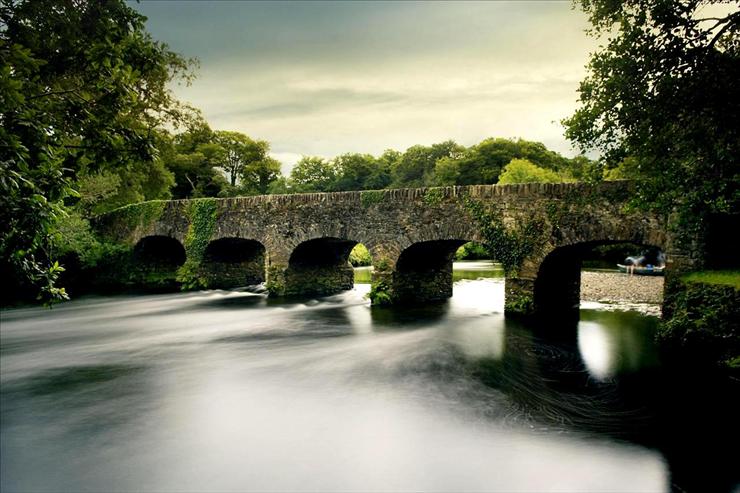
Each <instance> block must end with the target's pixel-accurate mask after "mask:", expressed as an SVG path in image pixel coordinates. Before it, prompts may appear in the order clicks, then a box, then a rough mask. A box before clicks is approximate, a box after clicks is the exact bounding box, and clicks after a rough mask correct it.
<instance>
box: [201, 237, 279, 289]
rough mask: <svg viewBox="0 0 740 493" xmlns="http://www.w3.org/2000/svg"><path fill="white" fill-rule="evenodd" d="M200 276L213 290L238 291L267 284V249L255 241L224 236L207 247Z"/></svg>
mask: <svg viewBox="0 0 740 493" xmlns="http://www.w3.org/2000/svg"><path fill="white" fill-rule="evenodd" d="M199 268H200V275H201V277H202V278H203V279H205V281H206V285H207V286H208V287H211V288H222V289H228V288H234V287H239V286H249V285H253V284H260V283H262V282H264V281H265V246H264V245H263V244H262V243H261V242H259V241H257V240H252V239H245V238H239V237H222V238H218V239H215V240H212V241H211V242H210V243H208V246H206V249H205V252H204V253H203V260H202V261H201V263H200V267H199Z"/></svg>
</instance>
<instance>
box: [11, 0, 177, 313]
mask: <svg viewBox="0 0 740 493" xmlns="http://www.w3.org/2000/svg"><path fill="white" fill-rule="evenodd" d="M144 21H145V18H144V17H143V16H142V15H140V14H139V13H137V12H136V11H135V10H133V9H132V8H130V7H128V6H127V5H126V4H125V3H124V2H122V1H118V0H105V1H95V2H93V1H71V0H41V1H39V0H17V1H12V0H10V1H5V2H3V4H2V7H0V26H1V29H0V57H1V58H2V65H0V111H1V113H0V119H1V120H2V126H0V143H2V145H1V146H0V176H1V177H2V178H0V219H1V220H2V224H3V232H2V237H1V238H0V257H1V258H2V271H3V274H5V275H8V276H10V277H11V278H25V279H27V280H28V281H29V282H32V283H34V284H36V285H37V286H38V287H39V288H40V289H41V291H42V293H43V294H44V295H45V296H47V297H51V298H54V297H64V296H65V293H64V291H63V290H60V289H59V288H57V287H56V286H55V285H54V280H55V278H56V276H57V274H58V271H59V269H58V268H57V267H55V264H54V262H53V253H52V252H51V251H50V248H51V247H50V234H49V232H50V227H51V226H52V225H53V224H54V222H55V221H56V219H57V218H58V217H60V216H62V215H64V213H65V210H64V202H65V200H68V199H70V198H72V197H73V196H75V195H76V191H75V187H76V185H77V183H76V179H77V177H78V175H81V174H87V175H88V176H93V175H94V174H95V173H99V172H100V173H109V172H111V170H125V172H123V173H122V174H121V175H120V176H119V177H118V179H119V180H120V185H121V186H128V185H132V184H133V185H139V184H140V183H139V181H137V180H138V178H134V177H133V175H135V174H137V172H136V171H134V169H133V168H135V167H136V165H137V163H150V164H151V163H154V157H155V153H154V149H155V144H156V138H157V136H156V131H155V129H157V128H159V127H162V126H163V125H166V124H176V123H178V122H179V121H182V120H183V119H185V118H186V116H187V113H188V108H187V107H185V106H183V105H181V104H180V103H178V101H177V100H176V99H175V98H174V96H173V94H172V92H171V90H170V88H169V85H168V84H169V83H170V82H172V81H174V80H184V81H188V80H189V77H190V76H191V73H190V71H189V66H190V61H188V60H186V59H184V58H182V57H181V56H180V55H178V54H176V53H174V52H172V51H171V50H170V49H169V48H168V47H167V45H165V44H163V43H160V42H157V41H154V40H153V39H152V38H151V36H150V35H149V34H148V33H147V32H146V31H145V29H144ZM162 179H164V180H167V178H166V177H165V176H164V175H162ZM107 180H108V184H109V185H110V184H112V183H114V182H115V181H116V180H115V179H112V178H108V179H107ZM142 196H145V194H142ZM137 198H138V197H137Z"/></svg>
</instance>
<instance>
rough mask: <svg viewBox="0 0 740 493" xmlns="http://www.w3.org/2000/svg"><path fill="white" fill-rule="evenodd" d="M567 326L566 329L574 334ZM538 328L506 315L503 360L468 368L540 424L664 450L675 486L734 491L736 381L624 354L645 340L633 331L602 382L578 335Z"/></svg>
mask: <svg viewBox="0 0 740 493" xmlns="http://www.w3.org/2000/svg"><path fill="white" fill-rule="evenodd" d="M533 329H534V330H533ZM567 329H569V330H564V331H562V332H561V333H573V334H575V333H576V331H575V330H574V328H567ZM623 332H629V331H623ZM537 333H538V331H537V328H536V327H527V326H525V325H524V324H522V323H520V322H516V321H512V320H509V319H507V320H506V342H505V348H506V349H505V351H504V353H503V357H502V358H500V359H496V358H482V359H478V360H469V361H468V365H469V367H470V372H471V373H472V374H473V375H474V376H475V377H476V378H478V379H479V380H480V381H482V382H484V383H485V384H486V385H488V386H490V387H493V388H496V389H499V390H501V391H503V392H504V393H505V394H506V395H507V396H508V397H509V398H510V399H511V400H512V401H513V402H514V403H515V405H516V406H518V408H519V410H520V411H521V412H522V413H523V414H524V415H525V416H527V417H529V418H530V419H532V420H533V422H534V423H535V424H537V423H539V424H540V425H541V426H545V427H548V428H551V427H552V426H556V427H562V428H563V429H564V430H573V431H581V432H586V433H593V434H595V435H597V436H599V435H606V436H608V437H610V438H613V439H617V440H625V441H629V442H633V443H636V444H639V445H642V446H645V447H649V448H655V449H657V450H659V451H660V452H661V453H662V454H663V455H664V457H665V459H666V461H667V463H668V467H669V469H670V475H671V484H672V489H673V490H674V491H728V492H729V491H733V488H734V487H735V486H736V485H737V483H738V481H739V480H740V474H739V473H738V470H737V467H736V464H735V463H734V462H732V461H733V458H734V454H733V453H732V452H727V451H726V446H727V445H729V446H730V447H732V446H733V444H736V443H737V438H738V431H739V430H738V423H737V419H736V416H735V412H736V410H737V409H738V398H737V396H738V395H740V392H739V391H740V385H738V383H737V382H735V381H732V380H729V379H727V378H726V377H724V376H719V375H709V374H707V373H706V372H700V371H696V370H693V369H675V368H671V369H668V368H665V367H659V366H657V365H655V364H650V362H647V363H648V364H647V365H645V366H643V364H644V363H645V362H644V361H643V362H640V363H637V362H635V361H634V359H633V360H630V359H629V358H627V359H624V356H626V355H628V354H629V353H630V352H631V351H639V349H638V348H639V346H640V345H641V344H642V343H643V342H641V341H639V340H635V337H634V335H633V336H625V338H624V339H623V340H619V341H618V342H617V346H618V347H619V349H617V355H618V357H617V360H618V361H619V363H618V368H617V369H616V371H615V376H614V377H613V378H612V379H609V380H607V381H604V382H600V381H598V380H596V379H594V378H593V377H592V376H591V375H590V374H589V372H588V371H587V369H586V367H585V366H584V364H583V361H582V359H581V357H580V356H579V352H578V346H577V342H576V340H575V338H573V339H571V340H567V339H561V340H558V341H552V340H547V339H543V338H542V337H541V336H540V337H538V336H537V335H534V334H537ZM653 363H654V362H653ZM638 368H640V370H639V371H636V370H637V369H638Z"/></svg>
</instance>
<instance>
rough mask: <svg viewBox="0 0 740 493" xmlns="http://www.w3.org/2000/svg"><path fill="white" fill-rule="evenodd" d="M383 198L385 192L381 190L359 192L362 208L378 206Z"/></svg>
mask: <svg viewBox="0 0 740 493" xmlns="http://www.w3.org/2000/svg"><path fill="white" fill-rule="evenodd" d="M384 198H385V192H383V191H382V190H363V191H362V192H360V203H361V204H362V206H363V207H370V206H372V205H375V204H379V203H381V202H382V201H383V199H384Z"/></svg>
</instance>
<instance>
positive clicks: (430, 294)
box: [96, 182, 685, 313]
mask: <svg viewBox="0 0 740 493" xmlns="http://www.w3.org/2000/svg"><path fill="white" fill-rule="evenodd" d="M630 193H631V187H630V185H629V183H627V182H607V183H603V184H600V185H598V186H589V185H585V184H520V185H502V186H498V185H477V186H467V187H442V188H418V189H398V190H381V191H361V192H339V193H313V194H296V195H269V196H257V197H238V198H228V199H196V200H190V201H187V200H183V201H169V202H149V203H144V204H136V205H132V206H128V207H125V208H122V209H119V210H117V211H113V212H112V213H109V214H107V215H105V216H102V217H100V218H98V220H97V222H96V225H97V228H98V230H99V231H100V232H101V233H103V234H104V235H105V236H107V237H108V238H109V239H111V240H113V241H118V242H122V243H126V244H129V245H132V246H133V245H135V244H137V243H138V242H139V241H140V240H141V239H142V238H145V237H148V236H152V235H163V236H169V237H171V238H174V239H176V240H178V241H180V242H181V243H182V245H183V246H184V248H185V251H186V252H187V255H188V261H187V262H186V264H185V266H186V267H187V268H183V269H181V272H180V275H181V277H182V279H183V281H184V284H185V285H186V286H187V285H190V286H193V287H197V286H198V285H199V284H198V283H190V284H188V276H195V277H197V276H198V269H197V268H193V267H192V266H193V265H195V266H198V265H200V264H201V263H202V262H203V255H204V251H205V249H206V248H207V245H208V243H209V242H213V241H216V240H219V239H221V238H242V239H246V240H252V241H254V242H258V243H259V244H260V245H262V246H263V247H264V251H265V255H264V270H265V272H266V281H267V286H268V289H269V290H270V292H271V293H272V294H277V295H285V294H301V293H309V292H316V291H319V292H321V293H325V292H329V291H337V290H340V289H346V288H347V287H348V286H350V285H351V282H350V279H349V271H348V270H347V265H346V254H348V252H349V250H350V249H351V247H352V246H353V245H354V244H356V243H357V242H360V243H363V244H364V245H365V246H366V247H368V249H369V251H370V253H371V255H372V257H373V263H374V265H375V274H374V280H373V284H374V286H373V291H372V294H371V296H372V297H373V301H374V302H379V303H396V302H406V301H411V300H413V299H416V300H418V301H424V300H433V299H441V298H444V297H449V296H450V295H451V292H452V288H451V282H452V281H451V275H449V274H448V272H449V270H450V265H449V261H448V260H447V257H448V255H449V254H450V252H451V251H454V249H453V247H454V248H456V246H459V245H461V244H463V243H464V242H467V241H477V242H481V243H486V244H488V245H489V246H491V247H492V249H493V251H494V252H495V254H496V256H497V260H499V261H501V262H503V263H504V266H505V268H506V271H507V273H506V277H507V281H506V293H507V303H506V308H507V311H508V312H510V313H516V312H518V313H530V312H532V311H536V309H537V307H538V305H542V303H541V301H540V300H543V299H549V296H538V295H536V292H537V289H539V288H541V289H543V290H545V291H543V293H546V292H552V293H565V291H568V292H567V293H566V295H564V296H563V300H565V301H567V302H568V303H569V302H570V301H568V300H570V299H571V298H573V299H575V297H577V293H574V292H573V291H572V286H574V285H576V284H577V282H575V281H576V280H575V278H574V277H573V276H570V274H568V275H565V274H567V273H569V272H570V273H572V272H575V270H574V268H573V266H570V267H568V266H566V265H560V263H557V262H555V263H552V266H557V268H547V265H548V263H549V262H550V261H551V260H553V259H556V258H562V259H565V260H567V261H568V262H569V261H570V259H571V257H572V255H570V256H569V255H564V254H563V252H566V251H570V250H568V249H571V248H573V247H575V246H578V245H591V246H593V245H597V244H601V243H604V242H625V241H627V242H634V243H637V244H642V245H654V246H658V247H661V248H663V249H667V250H668V257H669V261H671V259H672V258H683V257H685V255H683V252H681V251H678V250H675V251H671V248H672V242H671V238H670V237H669V235H668V233H667V227H666V224H667V220H666V219H665V218H662V217H659V216H656V215H654V214H649V213H640V212H627V211H626V210H625V207H624V206H625V203H626V201H627V199H628V198H629V196H630ZM312 241H324V242H325V243H324V246H325V247H326V248H329V249H330V250H331V251H332V252H333V253H332V255H335V257H336V258H335V261H333V262H329V263H327V261H326V259H324V260H321V258H320V257H321V255H318V254H317V255H315V256H313V257H312V256H311V255H309V256H305V257H304V258H302V259H299V261H296V258H295V257H294V254H295V252H299V251H302V250H304V249H305V248H304V247H305V245H307V244H309V242H312ZM332 242H333V243H332ZM337 242H339V243H337ZM420 244H427V245H428V248H426V249H425V250H423V254H424V255H425V258H426V265H428V266H429V267H428V268H427V269H426V270H425V269H419V268H418V266H416V267H413V265H412V264H410V263H408V262H404V261H403V256H404V252H406V253H408V252H414V251H415V250H414V249H415V248H417V246H418V245H420ZM337 245H341V248H339V247H338V246H337ZM337 248H338V249H337ZM332 249H334V250H332ZM451 249H452V250H451ZM563 249H565V250H563ZM320 251H321V250H316V252H320ZM573 251H575V250H573ZM571 253H572V252H571ZM312 258H314V260H312ZM450 259H451V257H450ZM188 266H190V267H188ZM410 266H411V267H410ZM669 268H670V267H669ZM541 270H542V272H541ZM211 272H212V274H213V276H212V277H213V278H215V277H218V276H219V274H218V273H217V270H212V271H211ZM220 272H223V271H220ZM541 274H542V275H543V276H546V277H542V278H540V275H541ZM223 275H224V276H225V277H226V273H225V272H224V273H223ZM538 279H539V282H536V281H538ZM200 281H202V279H199V282H200ZM212 282H214V283H215V282H216V279H213V280H211V281H207V282H205V283H204V282H200V285H201V286H202V285H205V286H206V287H207V286H208V285H209V284H210V283H212ZM314 286H318V287H320V289H314V288H313V287H314ZM568 286H571V287H568Z"/></svg>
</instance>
